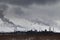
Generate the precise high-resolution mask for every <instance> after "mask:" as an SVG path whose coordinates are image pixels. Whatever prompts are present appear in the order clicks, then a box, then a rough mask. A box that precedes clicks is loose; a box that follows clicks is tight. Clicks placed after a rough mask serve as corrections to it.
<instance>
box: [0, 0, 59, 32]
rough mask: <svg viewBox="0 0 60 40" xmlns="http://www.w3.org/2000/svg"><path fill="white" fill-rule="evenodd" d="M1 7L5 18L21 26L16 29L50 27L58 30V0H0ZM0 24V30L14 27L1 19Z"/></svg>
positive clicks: (43, 28)
mask: <svg viewBox="0 0 60 40" xmlns="http://www.w3.org/2000/svg"><path fill="white" fill-rule="evenodd" d="M2 8H5V10H4V12H3V14H4V17H5V18H7V19H9V20H10V21H11V22H13V23H14V24H16V25H20V26H21V27H22V28H20V27H18V28H17V30H20V31H27V30H37V31H40V30H45V29H47V30H48V29H49V27H52V30H53V28H54V29H55V30H54V31H55V32H60V1H59V0H0V9H2ZM3 25H5V26H6V27H5V28H4V27H3ZM0 26H1V27H0V31H3V32H4V31H7V30H8V31H13V29H14V28H13V27H12V26H11V25H8V24H7V23H4V22H3V21H2V20H0ZM1 28H2V29H1Z"/></svg>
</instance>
